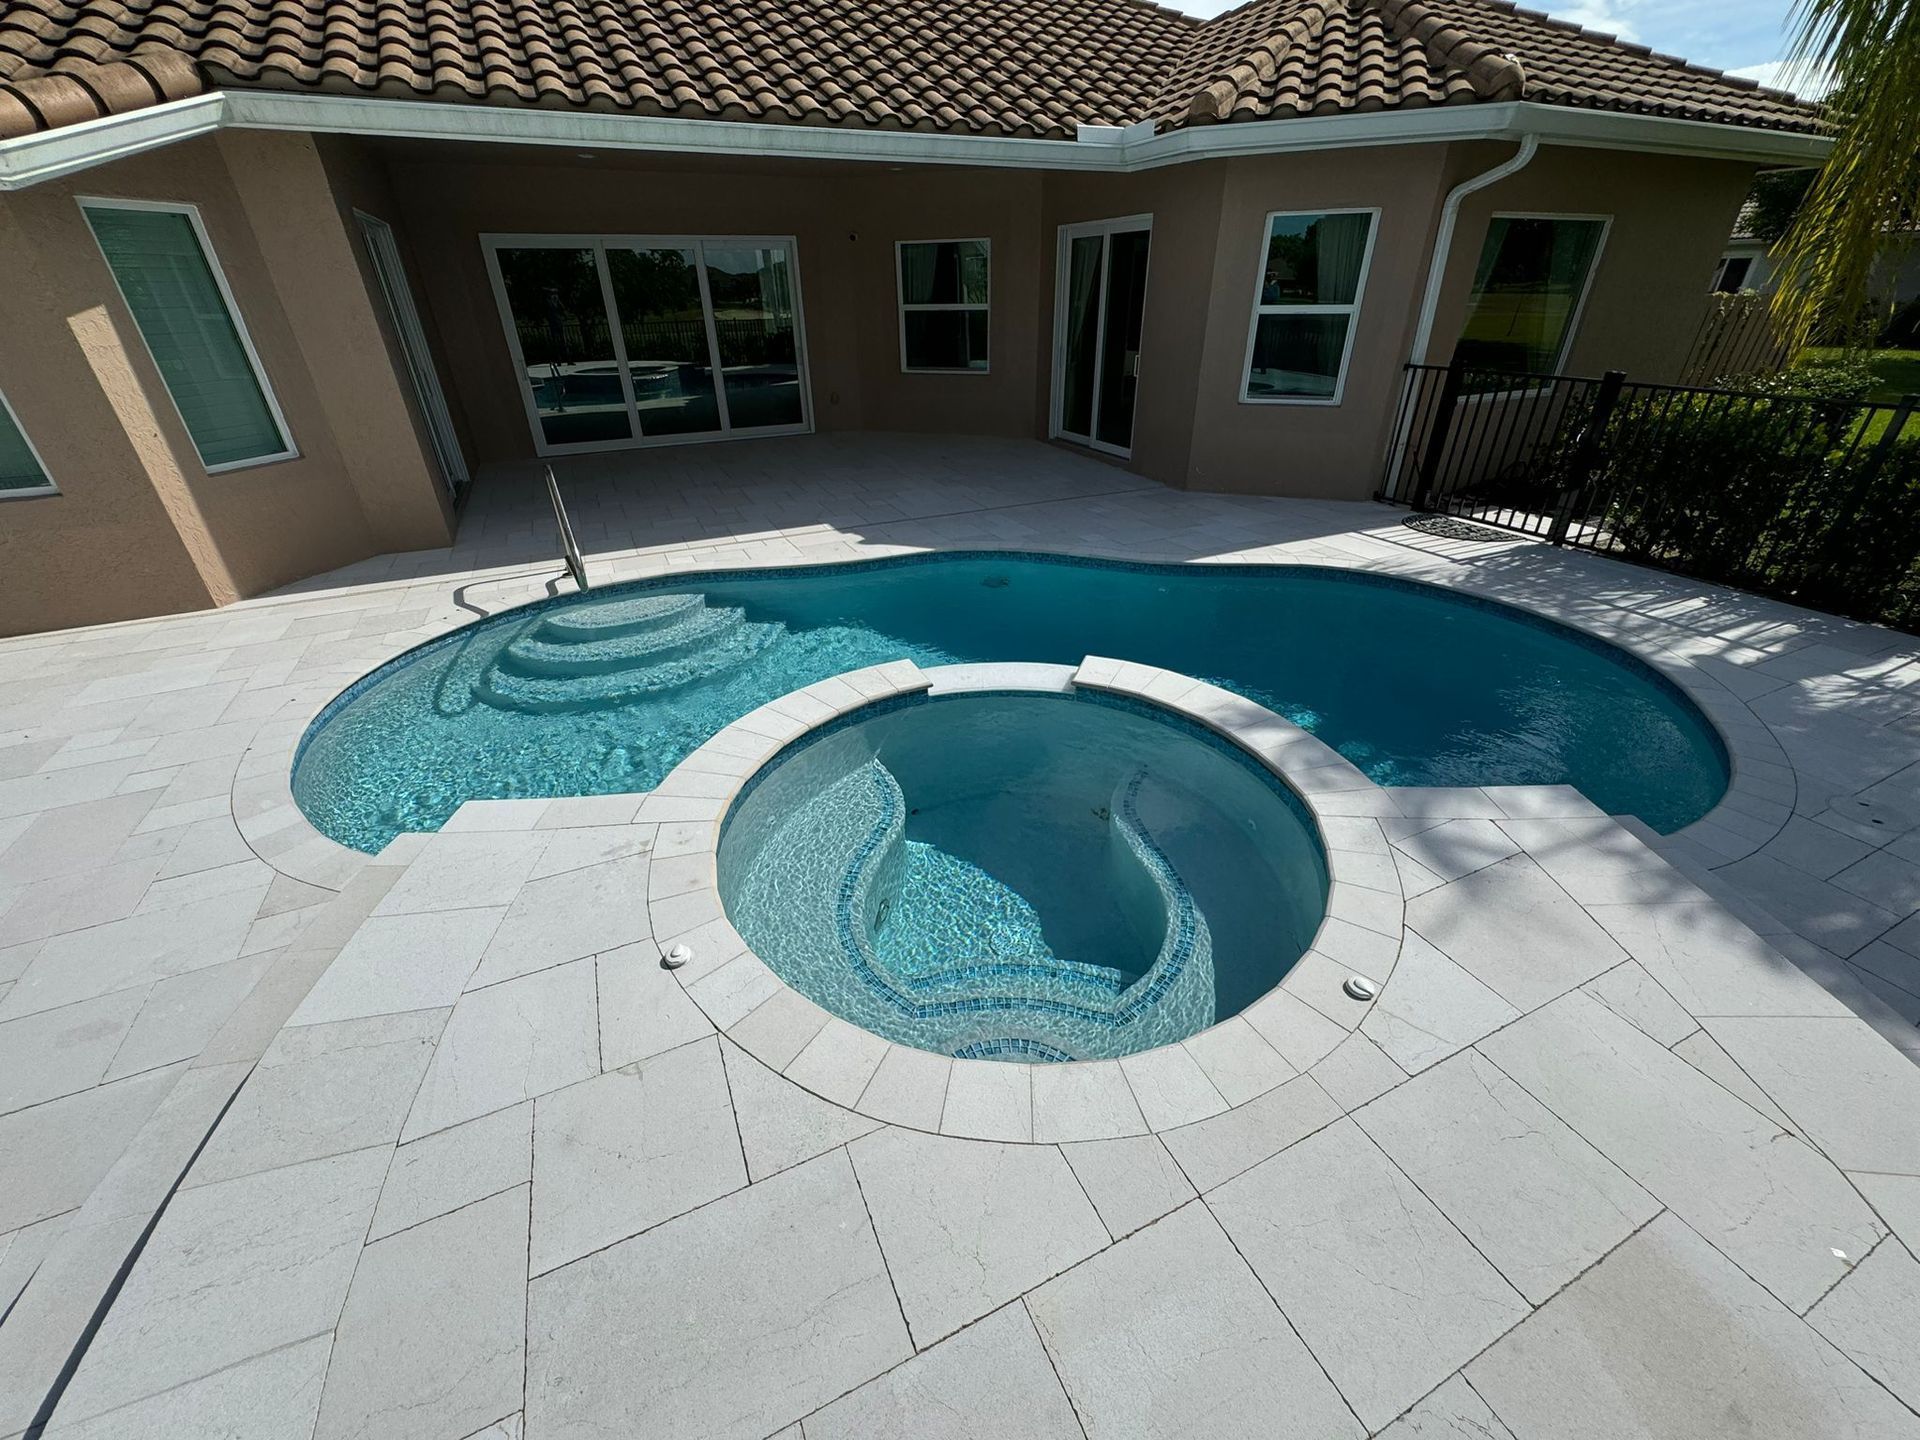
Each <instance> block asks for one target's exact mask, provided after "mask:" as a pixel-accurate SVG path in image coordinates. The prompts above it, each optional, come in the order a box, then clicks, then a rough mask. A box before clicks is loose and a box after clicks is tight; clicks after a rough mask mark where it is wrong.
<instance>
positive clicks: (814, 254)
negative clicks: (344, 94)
mask: <svg viewBox="0 0 1920 1440" xmlns="http://www.w3.org/2000/svg"><path fill="white" fill-rule="evenodd" d="M1512 153H1513V146H1511V145H1496V144H1472V145H1455V146H1440V145H1432V146H1401V147H1380V148H1369V149H1355V150H1350V151H1344V152H1339V153H1326V154H1317V155H1315V154H1303V155H1280V156H1265V157H1245V158H1239V159H1234V160H1231V161H1207V162H1199V163H1191V164H1183V165H1175V166H1168V167H1164V168H1161V169H1156V170H1151V171H1146V172H1142V173H1138V174H1134V175H1089V174H1078V173H1074V174H1069V173H1038V172H1020V171H980V170H968V169H961V168H952V167H916V168H903V167H896V166H883V165H853V164H834V165H828V164H822V163H813V162H806V163H802V162H779V161H774V160H764V161H735V162H727V163H725V164H724V165H723V164H721V162H716V161H714V160H712V159H695V158H683V157H667V156H654V157H624V158H621V157H611V158H610V157H607V156H604V155H603V156H600V157H597V158H595V159H591V160H588V159H583V158H581V157H579V156H577V155H574V154H573V153H572V152H565V151H561V152H555V151H550V150H540V151H535V150H527V149H507V148H504V147H487V146H480V145H462V146H457V147H456V146H438V147H436V146H428V145H424V144H411V143H410V144H400V143H377V144H376V143H372V142H350V141H346V140H325V141H316V140H315V139H313V138H312V137H307V136H300V135H290V134H277V133H263V132H253V133H249V132H226V133H223V134H222V135H221V136H220V137H218V138H217V139H212V138H210V139H203V140H197V141H193V142H188V143H185V144H181V145H178V146H175V147H172V148H170V149H167V150H163V151H159V152H156V153H154V154H151V155H148V156H143V157H140V158H137V159H135V160H130V161H126V162H122V163H120V164H117V165H113V166H108V167H104V168H102V169H99V170H96V171H93V172H91V173H89V174H87V175H85V176H82V177H80V178H79V179H77V180H74V181H68V182H61V183H53V184H47V185H42V186H38V187H35V188H33V189H31V190H28V191H24V192H20V193H17V194H14V195H10V196H6V197H0V267H4V271H5V273H7V274H8V275H10V276H15V275H17V276H22V277H30V278H29V283H25V284H14V285H7V286H0V324H3V325H4V327H5V333H6V335H7V339H8V343H7V344H6V345H5V346H3V347H0V387H4V389H5V392H6V394H7V395H8V397H9V398H10V399H11V400H12V401H13V403H14V407H15V409H16V410H17V411H19V413H20V415H21V418H22V420H23V422H24V423H25V424H26V425H27V428H28V430H29V432H30V433H31V434H32V436H33V439H34V441H35V443H36V444H37V445H38V446H39V447H40V449H41V452H42V454H43V455H44V456H45V457H46V460H47V463H48V465H49V467H50V468H51V469H52V470H53V472H54V474H55V478H56V479H57V480H58V481H59V483H60V484H61V486H62V489H63V492H64V493H63V494H62V495H61V496H59V497H57V498H52V499H46V500H17V501H11V502H0V599H4V600H5V601H6V604H5V606H4V618H3V619H0V628H4V629H13V630H32V629H39V628H46V627H49V626H54V625H64V624H75V623H81V622H83V621H89V620H103V619H112V618H118V617H121V616H128V615H137V614H149V613H155V612H159V611H166V610H175V609H181V608H186V607H189V606H195V605H204V604H208V603H221V602H223V601H226V600H230V599H232V598H234V597H236V596H241V595H248V594H254V593H257V592H259V591H260V590H263V589H266V588H269V587H271V586H274V585H278V584H282V583H285V582H287V581H290V580H293V579H296V578H299V577H301V576H305V575H309V574H313V573H315V572H318V571H322V570H326V569H329V568H332V567H334V566H337V565H341V564H344V563H347V562H349V561H351V560H354V559H358V558H361V557H363V556H366V555H370V554H376V553H381V552H386V551H393V550H404V549H411V548H418V547H422V546H434V545H443V544H445V543H447V541H448V538H449V534H450V527H451V524H452V517H451V514H450V512H449V508H448V504H447V501H446V497H445V495H444V493H443V491H442V489H441V487H440V485H439V483H438V475H437V471H436V469H435V467H434V464H433V461H432V457H431V450H430V448H429V445H428V440H427V434H426V431H425V428H424V419H423V417H422V416H421V414H420V413H419V406H418V404H417V401H416V399H415V396H414V395H413V392H412V387H411V385H410V383H409V382H408V380H407V378H406V372H405V369H404V363H403V357H402V356H401V354H400V352H399V350H398V348H397V344H396V341H395V337H394V336H393V335H392V333H391V327H390V324H389V322H388V319H387V317H386V314H385V309H384V302H383V301H381V300H380V298H379V296H378V292H377V289H376V288H375V282H374V277H373V275H372V274H371V271H370V269H369V267H368V265H367V261H366V258H365V255H364V253H363V247H362V245H361V242H360V237H359V234H358V232H357V228H356V226H355V224H354V221H353V216H352V212H353V210H354V209H356V208H357V209H362V210H365V211H367V212H368V213H371V214H374V215H377V216H379V217H380V218H382V219H384V220H386V221H388V222H389V223H390V224H391V225H393V227H394V229H395V232H396V236H397V238H398V239H399V242H400V245H401V249H402V253H403V258H404V261H405V263H406V264H407V266H408V269H409V271H410V274H411V278H412V284H413V289H414V293H415V296H416V299H417V300H418V301H419V305H420V310H421V313H422V318H423V320H424V322H425V325H426V328H427V331H428V339H429V342H430V344H431V346H432V348H433V350H434V352H435V355H436V358H437V362H438V369H439V373H440V375H441V379H442V381H443V383H444V385H445V388H446V390H447V394H448V398H449V401H450V405H451V408H452V411H453V418H454V423H455V426H456V429H457V430H458V432H459V436H460V440H461V443H462V448H463V451H464V453H465V456H466V459H467V462H468V464H469V466H470V467H472V468H473V469H474V470H475V471H478V470H480V469H481V467H483V466H485V465H487V464H488V463H490V462H500V461H517V460H524V459H526V458H528V457H530V456H531V455H532V454H533V444H532V438H531V435H530V433H529V430H528V426H527V422H526V416H525V411H524V408H523V406H522V402H521V398H520V392H519V388H518V384H517V380H516V377H515V375H514V374H513V368H512V361H511V358H510V356H509V352H508V349H507V344H506V340H505V336H504V334H503V332H502V327H501V321H500V315H499V310H498V307H497V305H496V303H495V299H494V295H493V291H492V287H491V285H490V283H489V281H488V278H487V272H486V268H485V262H484V259H483V255H482V250H481V245H480V237H481V235H482V234H485V233H490V232H491V233H503V234H510V233H534V234H559V233H577V234H635V235H644V234H653V235H672V234H715V235H727V234H733V235H750V234H765V235H792V236H794V237H795V239H796V242H797V255H798V260H799V274H800V287H801V302H802V308H803V314H804V321H805V332H806V333H805V338H806V345H807V357H808V371H809V380H810V387H811V398H812V407H813V417H814V423H815V425H816V427H817V428H819V429H822V430H836V429H856V428H872V429H892V430H916V431H928V432H940V431H961V432H970V433H987V434H1000V435H1009V436H1031V437H1035V438H1045V437H1046V435H1047V427H1048V422H1049V410H1050V398H1051V397H1050V388H1051V383H1052V344H1053V330H1052V327H1053V304H1054V295H1053V291H1054V284H1055V256H1056V247H1057V243H1058V230H1059V227H1061V226H1063V225H1067V224H1072V223H1075V222H1079V221H1086V220H1100V219H1111V218H1116V217H1120V216H1126V215H1135V214H1146V215H1151V216H1152V218H1153V242H1152V252H1151V260H1150V265H1149V272H1148V281H1147V291H1146V314H1145V317H1144V322H1143V332H1142V341H1141V359H1140V365H1141V370H1140V386H1139V391H1138V399H1137V408H1136V418H1135V431H1134V446H1133V454H1132V457H1131V459H1130V460H1128V461H1119V460H1115V461H1114V462H1113V463H1115V464H1124V465H1126V466H1127V467H1128V468H1131V469H1133V470H1135V471H1137V472H1139V473H1141V474H1144V475H1147V476H1151V477H1153V478H1155V479H1158V480H1161V481H1163V482H1165V483H1168V484H1172V485H1179V486H1187V487H1192V488H1202V489H1213V490H1230V491H1247V492H1255V493H1275V494H1287V495H1303V496H1310V495H1333V496H1344V497H1348V498H1356V499H1357V498H1361V497H1364V496H1366V495H1368V494H1370V493H1372V491H1373V489H1374V488H1375V486H1376V485H1377V483H1378V478H1379V477H1378V471H1379V466H1380V459H1381V456H1382V454H1383V451H1384V448H1385V445H1386V441H1387V431H1388V429H1389V428H1390V426H1391V424H1392V418H1393V413H1394V410H1395V407H1396V404H1397V401H1398V397H1399V394H1400V387H1401V383H1402V366H1403V364H1404V362H1405V360H1406V358H1407V354H1408V347H1409V345H1410V342H1411V337H1412V332H1413V327H1414V322H1415V316H1416V314H1417V311H1418V307H1419V304H1420V300H1421V296H1422V293H1423V290H1424V287H1425V284H1426V278H1427V270H1428V264H1429V257H1430V255H1431V251H1432V246H1433V240H1434V234H1435V230H1436V227H1437V224H1438V221H1439V217H1440V213H1441V206H1442V201H1443V199H1444V196H1445V194H1446V192H1447V189H1448V188H1449V187H1450V186H1451V185H1453V184H1455V183H1456V182H1458V181H1459V180H1461V179H1463V178H1465V177H1467V176H1469V175H1472V174H1476V173H1478V172H1480V171H1483V170H1485V169H1487V168H1488V167H1490V166H1492V165H1494V164H1496V163H1498V162H1500V161H1502V160H1504V159H1506V158H1507V157H1509V156H1510V155H1511V154H1512ZM1750 168H1751V167H1749V166H1745V165H1740V164H1732V163H1720V162H1707V161H1696V160H1686V159H1680V158H1674V157H1658V156H1637V155H1626V154H1618V153H1613V152H1606V151H1596V150H1558V149H1554V148H1552V147H1547V148H1543V149H1542V151H1541V152H1540V154H1539V156H1538V157H1537V158H1536V160H1535V161H1534V163H1533V164H1532V165H1531V166H1530V167H1529V168H1528V169H1526V170H1524V171H1522V172H1521V173H1520V174H1518V175H1516V176H1514V177H1511V178H1510V179H1508V180H1506V181H1504V182H1501V183H1500V184H1499V185H1497V186H1495V187H1493V188H1491V189H1489V190H1486V191H1483V192H1481V193H1480V194H1478V195H1476V196H1474V197H1472V198H1471V199H1469V200H1468V202H1467V204H1466V205H1465V207H1464V208H1463V210H1462V212H1461V218H1460V224H1459V227H1458V231H1457V234H1456V238H1455V242H1454V246H1453V250H1452V254H1451V258H1450V261H1449V264H1448V266H1447V275H1446V283H1445V285H1444V286H1443V289H1442V297H1441V304H1440V307H1439V311H1438V318H1437V323H1436V325H1435V328H1434V335H1435V344H1434V346H1433V349H1432V355H1433V357H1434V358H1435V359H1437V360H1444V359H1445V357H1446V355H1447V353H1449V351H1450V349H1451V337H1452V336H1454V335H1456V334H1457V333H1458V331H1459V328H1460V325H1461V322H1462V318H1463V316H1464V311H1465V306H1466V298H1467V291H1468V287H1469V284H1470V281H1471V277H1472V273H1473V269H1474V265H1475V262H1476V259H1477V257H1478V255H1479V251H1480V246H1481V243H1482V240H1483V239H1484V236H1485V233H1486V227H1487V224H1488V220H1489V217H1490V216H1491V215H1492V214H1494V213H1496V212H1520V213H1577V214H1604V215H1608V216H1611V217H1612V218H1613V222H1614V223H1613V226H1612V229H1611V232H1610V234H1609V237H1608V240H1607V243H1606V247H1605V249H1604V251H1603V253H1602V256H1601V261H1600V265H1599V267H1598V269H1597V271H1596V274H1595V277H1594V280H1593V284H1592V288H1591V292H1590V294H1589V296H1588V299H1587V302H1586V304H1585V306H1584V308H1583V311H1582V313H1581V317H1580V322H1579V326H1578V330H1577V332H1576V337H1575V343H1574V345H1573V346H1572V348H1571V350H1570V352H1569V357H1568V366H1569V368H1571V369H1573V370H1576V371H1581V372H1585V373H1596V372H1598V371H1599V370H1601V369H1606V368H1621V369H1625V370H1626V371H1628V373H1629V374H1631V375H1633V376H1635V377H1636V378H1647V379H1659V378H1664V377H1667V376H1669V375H1671V374H1672V373H1673V372H1674V371H1675V370H1676V369H1677V368H1678V366H1679V364H1680V361H1681V359H1682V358H1683V357H1684V354H1685V351H1686V348H1687V344H1688V342H1689V341H1690V339H1691V337H1692V334H1693V329H1694V325H1695V323H1696V322H1697V319H1698V316H1699V314H1700V312H1701V308H1702V306H1703V305H1704V303H1705V289H1706V284H1707V279H1708V276H1709V275H1710V274H1711V271H1712V266H1713V263H1714V261H1715V259H1716V257H1717V256H1718V254H1719V251H1720V247H1721V243H1722V241H1723V239H1724V236H1725V234H1726V233H1727V229H1728V226H1729V225H1730V223H1731V220H1732V217H1733V214H1734V212H1735V210H1736V209H1737V207H1738V205H1739V202H1740V199H1741V196H1742V195H1743V194H1744V192H1745V188H1746V184H1747V181H1748V178H1749V175H1750ZM83 193H84V194H96V195H103V196H125V197H132V198H151V199H166V200H176V201H188V202H191V203H193V204H196V205H198V206H199V207H200V210H201V214H202V218H203V219H204V221H205V223H206V226H207V229H208V231H209V233H210V235H211V238H212V240H213V244H214V247H215V250H216V253H217V255H218V258H219V260H220V262H221V264H222V266H223V267H224V269H225V272H226V274H227V277H228V279H229V281H230V283H231V285H232V287H233V289H234V292H235V295H236V298H237V300H238V303H239V305H240V309H241V312H242V315H243V316H244V318H245V320H246V323H247V325H248V328H249V330H250V332H251V334H252V337H253V339H254V342H255V344H256V346H257V347H258V349H259V351H260V354H261V358H262V361H263V363H264V365H265V367H266V370H267V373H268V376H269V377H270V379H271V381H272V384H273V386H274V390H275V393H276V395H277V397H278V399H279V402H280V405H281V407H282V409H283V411H284V412H285V414H286V417H287V421H288V425H289V428H290V429H291V431H292V434H293V437H294V441H295V443H296V444H297V445H298V446H299V449H300V455H299V457H298V458H297V459H294V460H289V461H285V462H280V463H277V464H272V465H265V466H257V467H252V468H248V469H243V470H239V471H234V472H228V473H224V474H221V475H217V476H208V475H207V474H205V473H204V471H203V470H201V469H200V467H199V465H198V462H197V460H196V458H195V456H194V452H193V448H192V446H191V444H190V442H189V441H188V439H187V436H186V433H185V430H184V427H183V426H182V424H181V422H180V420H179V417H178V415H177V414H176V413H175V411H174V409H173V406H172V403H171V401H170V400H169V398H168V397H167V395H166V393H165V390H164V387H163V386H162V385H161V383H160V379H159V375H158V373H157V371H156V370H155V369H154V367H153V365H152V362H151V360H150V358H149V357H148V356H147V354H146V351H145V348H144V346H143V345H142V344H141V343H140V341H139V338H138V335H137V332H136V331H135V330H134V329H133V326H132V322H131V319H130V317H129V316H128V315H127V313H126V311H125V308H124V306H123V305H122V304H121V302H120V300H119V298H118V295H117V292H116V291H115V290H114V287H113V284H112V280H111V276H110V274H109V273H108V271H107V268H106V265H105V262H104V260H102V258H101V257H100V254H99V251H98V249H97V248H96V247H95V245H94V244H93V242H92V238H91V235H90V232H88V230H87V228H86V225H85V222H84V220H83V218H82V217H81V214H80V211H79V208H78V206H77V205H76V204H75V203H74V198H75V195H76V194H83ZM1346 207H1378V209H1379V211H1380V220H1379V227H1378V231H1377V235H1376V240H1375V247H1374V253H1373V258H1372V264H1371V266H1370V269H1369V272H1368V276H1367V280H1366V287H1365V291H1364V294H1363V298H1362V303H1361V308H1360V312H1359V316H1358V321H1357V328H1356V331H1355V339H1354V346H1353V355H1352V360H1351V362H1350V365H1349V369H1348V374H1347V380H1346V386H1345V391H1344V394H1343V397H1342V400H1341V403H1340V404H1338V405H1307V404H1302V405H1259V404H1246V403H1242V402H1241V401H1240V399H1239V393H1240V385H1241V378H1242V367H1243V366H1244V364H1245V358H1246V346H1247V334H1248V325H1249V321H1250V316H1251V307H1252V303H1253V295H1254V285H1255V276H1256V271H1257V267H1258V266H1259V264H1260V259H1261V254H1262V248H1263V245H1264V237H1265V220H1266V216H1267V215H1268V214H1269V213H1270V212H1273V211H1276V210H1287V211H1312V210H1318V209H1331V208H1346ZM974 237H982V238H985V239H987V240H989V241H990V242H991V244H992V247H993V268H992V287H993V293H992V342H991V344H992V365H991V369H990V371H989V372H988V373H987V374H984V375H957V376H956V375H910V374H905V373H903V372H902V370H901V368H900V351H899V328H898V327H899V315H898V309H897V294H896V289H895V259H894V246H895V243H896V242H898V241H901V240H911V239H958V238H974ZM481 483H484V481H483V482H481ZM75 571H85V572H88V573H89V575H90V579H89V582H88V583H87V584H85V585H78V584H75V583H73V582H72V581H71V579H70V577H71V575H72V574H73V573H74V572H75Z"/></svg>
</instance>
